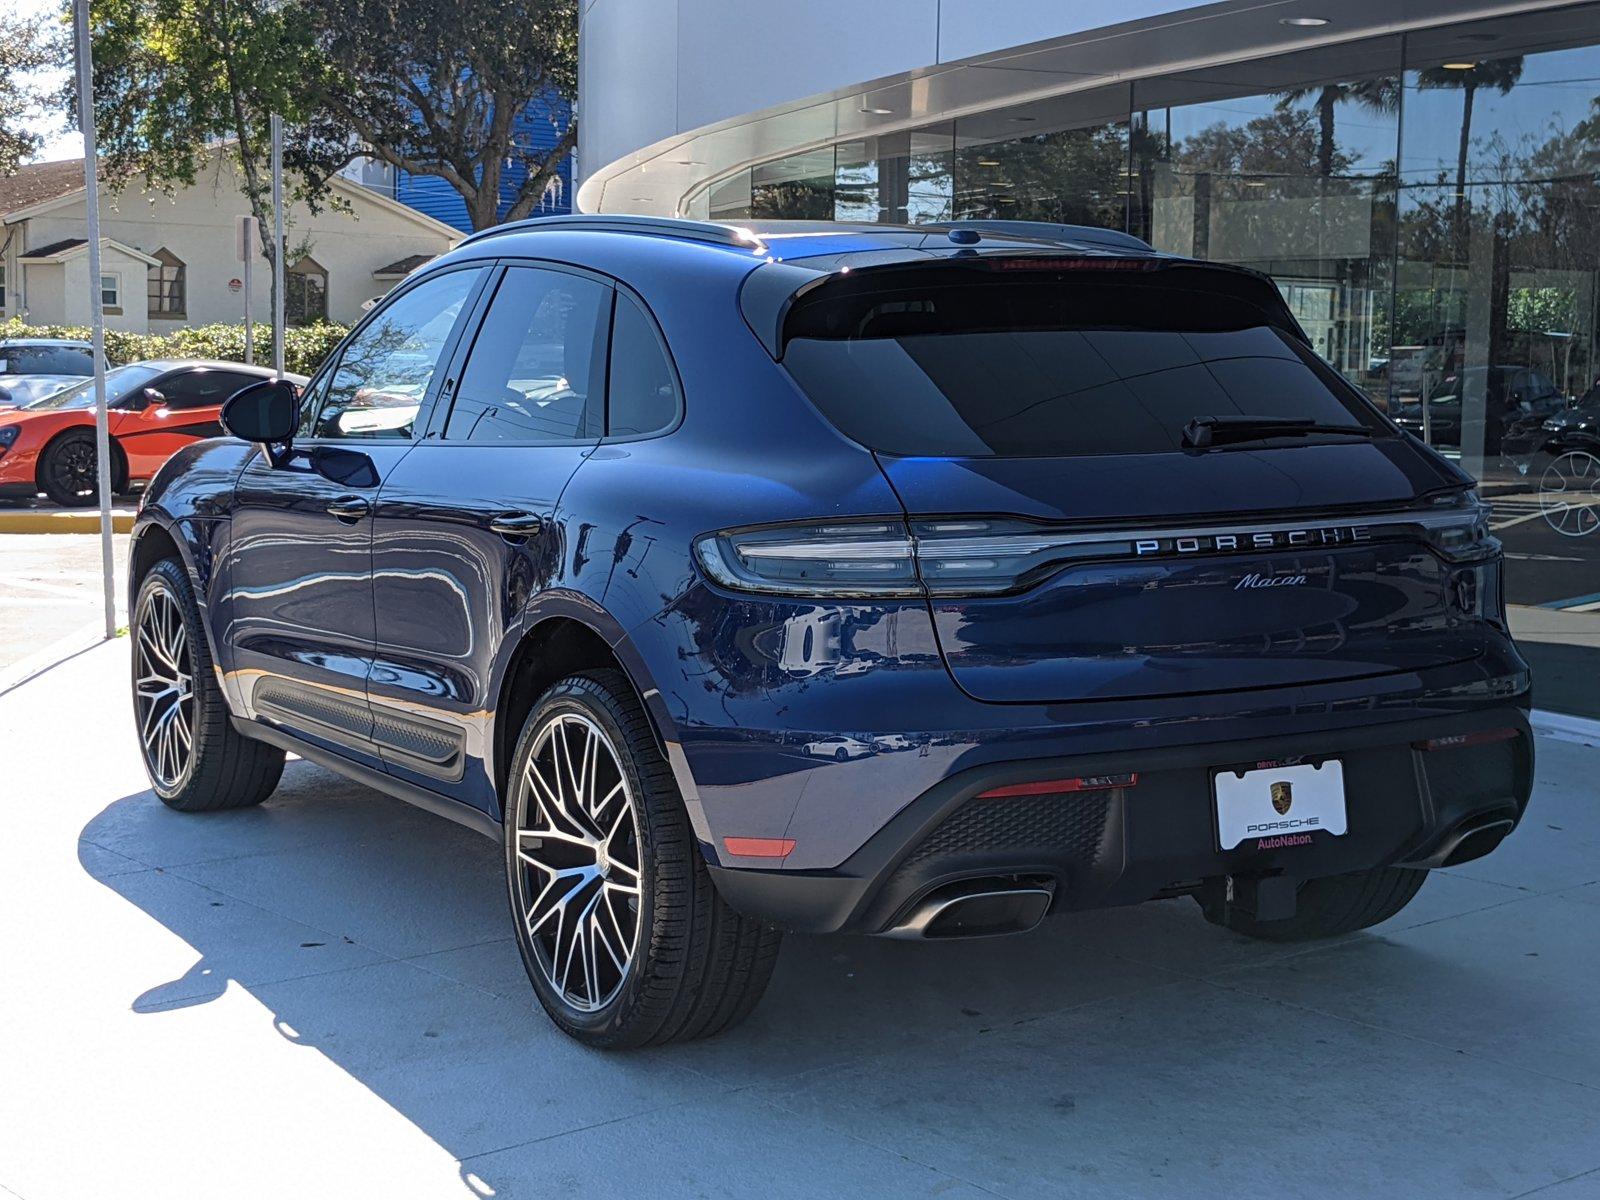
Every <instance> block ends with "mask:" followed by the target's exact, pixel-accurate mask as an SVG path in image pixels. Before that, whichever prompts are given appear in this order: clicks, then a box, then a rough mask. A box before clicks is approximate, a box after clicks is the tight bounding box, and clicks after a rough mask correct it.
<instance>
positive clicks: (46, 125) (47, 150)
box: [9, 0, 83, 162]
mask: <svg viewBox="0 0 1600 1200" xmlns="http://www.w3.org/2000/svg"><path fill="white" fill-rule="evenodd" d="M9 2H10V4H11V6H12V9H13V11H14V12H15V13H16V15H17V16H19V17H24V18H27V19H29V20H32V19H34V18H36V17H39V16H42V15H45V14H50V13H54V12H56V11H57V10H58V9H59V6H60V0H9ZM69 74H70V72H69V71H67V70H64V69H63V70H59V71H40V72H33V73H31V74H30V76H29V77H28V78H29V81H30V82H32V83H33V84H34V86H35V87H37V88H38V89H39V90H40V91H42V92H46V93H49V92H53V91H55V90H56V89H57V88H59V87H60V86H61V85H62V84H63V83H64V82H66V79H67V77H68V75H69ZM26 124H27V126H28V127H29V128H30V129H32V130H33V131H34V132H35V133H38V134H39V135H41V136H42V137H43V138H44V145H43V146H41V147H40V148H39V153H37V154H35V155H34V156H33V158H32V160H31V161H33V162H54V161H55V160H56V159H61V158H82V157H83V138H82V136H81V135H80V134H79V133H78V132H77V131H76V130H73V129H69V128H68V127H67V119H66V117H65V116H64V115H63V114H61V113H59V112H54V111H52V112H46V113H44V114H43V115H42V116H40V117H38V118H36V119H35V120H32V121H29V122H27V123H26Z"/></svg>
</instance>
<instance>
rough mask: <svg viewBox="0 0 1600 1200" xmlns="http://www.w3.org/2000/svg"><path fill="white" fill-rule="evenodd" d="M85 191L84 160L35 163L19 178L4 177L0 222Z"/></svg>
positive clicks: (20, 171) (23, 169)
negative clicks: (19, 213) (19, 211)
mask: <svg viewBox="0 0 1600 1200" xmlns="http://www.w3.org/2000/svg"><path fill="white" fill-rule="evenodd" d="M82 187H83V160H82V159H77V158H69V159H67V160H65V161H64V162H47V163H34V164H33V165H31V166H27V167H20V168H18V170H17V173H16V174H15V175H4V176H0V218H4V217H9V216H10V215H11V214H12V213H14V212H17V211H18V210H19V209H24V208H30V207H32V206H33V205H35V204H40V203H42V202H43V201H46V200H54V199H56V198H57V197H58V196H66V195H69V194H71V193H72V192H76V191H78V190H79V189H81V188H82Z"/></svg>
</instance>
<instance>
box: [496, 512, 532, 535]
mask: <svg viewBox="0 0 1600 1200" xmlns="http://www.w3.org/2000/svg"><path fill="white" fill-rule="evenodd" d="M489 528H490V529H492V530H494V532H496V533H498V534H499V535H500V536H501V537H503V538H516V539H519V540H520V539H522V538H529V537H532V536H533V535H534V534H536V533H538V532H539V531H540V530H541V529H543V528H544V518H543V517H541V516H540V515H539V514H538V513H526V512H518V513H506V514H504V515H503V516H498V517H491V518H490V520H489Z"/></svg>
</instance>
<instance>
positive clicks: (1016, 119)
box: [1006, 117, 1039, 125]
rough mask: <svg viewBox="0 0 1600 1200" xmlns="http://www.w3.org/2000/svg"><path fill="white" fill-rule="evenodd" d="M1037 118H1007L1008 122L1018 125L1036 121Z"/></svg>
mask: <svg viewBox="0 0 1600 1200" xmlns="http://www.w3.org/2000/svg"><path fill="white" fill-rule="evenodd" d="M1038 119H1039V118H1038V117H1007V118H1006V120H1008V121H1015V122H1016V123H1017V124H1018V125H1026V124H1028V123H1029V122H1030V121H1037V120H1038Z"/></svg>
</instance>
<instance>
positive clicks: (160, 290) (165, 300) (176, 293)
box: [149, 246, 188, 317]
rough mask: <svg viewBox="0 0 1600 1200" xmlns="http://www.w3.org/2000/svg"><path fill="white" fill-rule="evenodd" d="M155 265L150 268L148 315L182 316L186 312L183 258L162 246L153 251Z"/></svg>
mask: <svg viewBox="0 0 1600 1200" xmlns="http://www.w3.org/2000/svg"><path fill="white" fill-rule="evenodd" d="M155 257H156V260H157V261H156V265H155V266H153V267H151V268H150V272H149V285H150V315H151V316H152V317H182V316H184V315H185V314H186V312H187V308H188V306H187V304H186V292H187V284H188V281H187V279H186V277H185V275H186V273H185V270H184V265H183V259H181V258H179V257H178V256H177V255H176V254H174V253H173V252H172V251H171V250H168V249H167V248H166V247H164V246H163V247H162V248H161V249H160V250H157V251H156V253H155Z"/></svg>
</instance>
